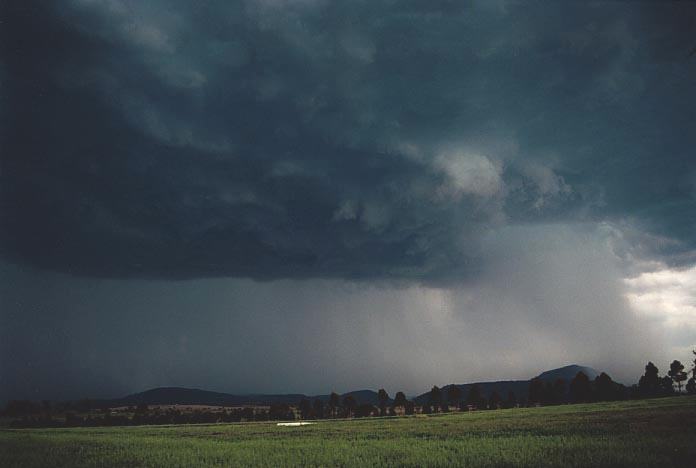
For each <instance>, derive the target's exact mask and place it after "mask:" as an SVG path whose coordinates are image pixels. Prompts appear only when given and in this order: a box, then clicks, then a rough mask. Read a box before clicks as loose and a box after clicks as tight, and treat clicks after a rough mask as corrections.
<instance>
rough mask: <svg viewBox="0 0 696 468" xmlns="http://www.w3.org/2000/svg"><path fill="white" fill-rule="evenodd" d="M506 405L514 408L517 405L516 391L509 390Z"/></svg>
mask: <svg viewBox="0 0 696 468" xmlns="http://www.w3.org/2000/svg"><path fill="white" fill-rule="evenodd" d="M505 406H506V407H508V408H514V407H516V406H517V396H516V395H515V392H513V391H512V390H510V391H509V392H508V396H507V401H506V402H505Z"/></svg>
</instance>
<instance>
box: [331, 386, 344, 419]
mask: <svg viewBox="0 0 696 468" xmlns="http://www.w3.org/2000/svg"><path fill="white" fill-rule="evenodd" d="M339 406H341V397H339V396H338V393H336V392H331V395H329V409H330V410H331V417H332V418H335V417H336V412H337V410H338V407H339Z"/></svg>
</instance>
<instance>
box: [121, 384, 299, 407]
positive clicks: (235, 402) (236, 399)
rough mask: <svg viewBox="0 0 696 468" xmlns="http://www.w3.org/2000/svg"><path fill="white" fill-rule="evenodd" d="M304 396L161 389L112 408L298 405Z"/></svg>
mask: <svg viewBox="0 0 696 468" xmlns="http://www.w3.org/2000/svg"><path fill="white" fill-rule="evenodd" d="M303 397H304V395H301V394H288V395H231V394H229V393H218V392H211V391H208V390H199V389H195V388H180V387H160V388H153V389H152V390H147V391H145V392H142V393H135V394H133V395H128V396H126V397H124V398H119V399H116V400H112V402H111V404H112V406H117V405H118V406H136V405H139V404H146V405H210V406H244V405H270V404H274V403H288V404H290V403H291V404H297V402H299V401H300V400H301V399H302V398H303Z"/></svg>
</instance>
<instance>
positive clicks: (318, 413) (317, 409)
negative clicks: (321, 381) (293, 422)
mask: <svg viewBox="0 0 696 468" xmlns="http://www.w3.org/2000/svg"><path fill="white" fill-rule="evenodd" d="M312 410H314V416H315V417H316V418H317V419H322V418H323V417H324V402H323V401H321V400H320V399H319V398H316V399H315V400H314V403H313V404H312Z"/></svg>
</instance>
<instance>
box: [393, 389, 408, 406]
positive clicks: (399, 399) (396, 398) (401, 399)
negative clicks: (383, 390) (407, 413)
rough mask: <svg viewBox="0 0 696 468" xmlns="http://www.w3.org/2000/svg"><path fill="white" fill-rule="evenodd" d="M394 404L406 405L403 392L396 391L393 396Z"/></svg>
mask: <svg viewBox="0 0 696 468" xmlns="http://www.w3.org/2000/svg"><path fill="white" fill-rule="evenodd" d="M394 406H399V407H405V406H406V395H404V392H396V395H395V396H394Z"/></svg>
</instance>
